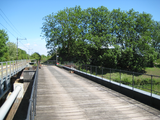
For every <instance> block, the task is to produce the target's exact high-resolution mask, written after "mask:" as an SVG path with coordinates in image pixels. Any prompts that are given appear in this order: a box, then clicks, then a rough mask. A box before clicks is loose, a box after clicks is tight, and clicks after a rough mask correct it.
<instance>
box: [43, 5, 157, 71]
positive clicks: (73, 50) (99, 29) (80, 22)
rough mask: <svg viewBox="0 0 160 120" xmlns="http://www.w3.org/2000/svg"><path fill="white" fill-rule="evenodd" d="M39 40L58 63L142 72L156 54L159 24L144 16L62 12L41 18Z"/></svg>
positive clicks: (101, 9)
mask: <svg viewBox="0 0 160 120" xmlns="http://www.w3.org/2000/svg"><path fill="white" fill-rule="evenodd" d="M43 20H44V23H43V26H42V33H43V34H42V36H43V37H44V38H45V39H46V42H47V44H46V47H47V48H48V49H49V50H50V54H55V53H56V52H57V53H59V60H61V61H73V62H81V63H87V64H92V65H96V66H104V67H110V68H120V69H125V70H126V69H127V70H132V71H142V70H144V69H145V68H146V67H147V66H153V63H154V61H155V60H156V59H157V58H158V57H159V53H160V49H159V48H160V47H159V45H160V36H159V35H160V34H159V33H160V27H159V26H160V22H156V21H153V20H152V16H151V15H150V14H147V13H145V12H143V13H138V12H136V11H134V10H133V9H131V10H129V11H121V10H120V9H113V10H112V11H109V10H108V9H107V8H106V7H104V6H101V7H98V8H87V9H84V10H82V9H81V7H80V6H76V7H74V8H66V9H64V10H61V11H59V12H57V13H56V14H54V13H52V14H49V15H47V16H45V17H44V18H43Z"/></svg>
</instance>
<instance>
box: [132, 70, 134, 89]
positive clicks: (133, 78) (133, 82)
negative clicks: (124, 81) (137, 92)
mask: <svg viewBox="0 0 160 120" xmlns="http://www.w3.org/2000/svg"><path fill="white" fill-rule="evenodd" d="M132 90H134V72H133V76H132Z"/></svg>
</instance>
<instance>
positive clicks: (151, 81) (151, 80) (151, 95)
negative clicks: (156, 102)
mask: <svg viewBox="0 0 160 120" xmlns="http://www.w3.org/2000/svg"><path fill="white" fill-rule="evenodd" d="M152 77H153V75H151V97H152V83H153V81H152Z"/></svg>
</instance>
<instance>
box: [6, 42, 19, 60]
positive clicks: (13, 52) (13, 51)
mask: <svg viewBox="0 0 160 120" xmlns="http://www.w3.org/2000/svg"><path fill="white" fill-rule="evenodd" d="M7 47H8V54H9V59H10V60H16V59H17V45H16V44H15V43H13V42H8V43H7Z"/></svg>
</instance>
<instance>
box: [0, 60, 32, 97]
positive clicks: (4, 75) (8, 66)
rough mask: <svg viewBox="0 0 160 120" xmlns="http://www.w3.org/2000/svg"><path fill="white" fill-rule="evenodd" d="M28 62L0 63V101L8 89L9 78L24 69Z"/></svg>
mask: <svg viewBox="0 0 160 120" xmlns="http://www.w3.org/2000/svg"><path fill="white" fill-rule="evenodd" d="M28 62H29V60H17V61H7V62H0V99H1V98H2V97H3V96H4V94H5V93H6V92H7V91H8V90H9V89H10V78H11V77H12V76H14V75H15V74H17V73H18V72H19V71H21V70H22V69H24V68H25V67H26V65H27V63H28Z"/></svg>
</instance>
